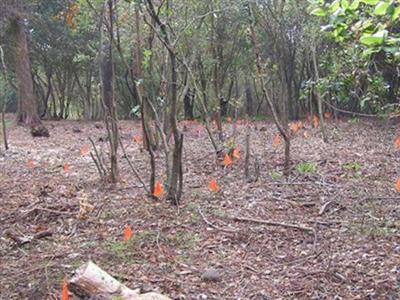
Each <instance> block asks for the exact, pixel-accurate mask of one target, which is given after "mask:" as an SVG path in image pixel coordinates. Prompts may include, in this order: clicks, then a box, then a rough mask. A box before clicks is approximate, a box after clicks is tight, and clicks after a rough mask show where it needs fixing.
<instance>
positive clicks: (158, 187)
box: [153, 180, 164, 198]
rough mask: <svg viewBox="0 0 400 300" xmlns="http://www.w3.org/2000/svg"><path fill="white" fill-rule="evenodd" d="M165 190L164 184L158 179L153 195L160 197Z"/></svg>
mask: <svg viewBox="0 0 400 300" xmlns="http://www.w3.org/2000/svg"><path fill="white" fill-rule="evenodd" d="M163 192H164V188H163V186H162V184H161V183H160V182H159V181H158V180H157V181H156V183H155V184H154V192H153V196H154V197H157V198H160V197H161V195H162V194H163Z"/></svg>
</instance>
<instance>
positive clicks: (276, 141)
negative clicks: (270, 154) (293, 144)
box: [272, 134, 281, 148]
mask: <svg viewBox="0 0 400 300" xmlns="http://www.w3.org/2000/svg"><path fill="white" fill-rule="evenodd" d="M280 144H281V136H280V135H279V134H276V135H275V137H274V141H273V142H272V145H273V146H274V147H275V148H276V147H278V146H279V145H280Z"/></svg>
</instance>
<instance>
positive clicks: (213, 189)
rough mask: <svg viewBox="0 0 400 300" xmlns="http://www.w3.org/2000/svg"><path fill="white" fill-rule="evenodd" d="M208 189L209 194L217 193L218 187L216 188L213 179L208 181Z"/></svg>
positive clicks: (216, 184) (215, 182)
mask: <svg viewBox="0 0 400 300" xmlns="http://www.w3.org/2000/svg"><path fill="white" fill-rule="evenodd" d="M208 188H209V189H210V191H211V192H214V193H216V192H218V190H219V186H218V182H217V180H216V179H215V178H212V179H211V180H210V182H209V183H208Z"/></svg>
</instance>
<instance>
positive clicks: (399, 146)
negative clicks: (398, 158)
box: [393, 136, 400, 149]
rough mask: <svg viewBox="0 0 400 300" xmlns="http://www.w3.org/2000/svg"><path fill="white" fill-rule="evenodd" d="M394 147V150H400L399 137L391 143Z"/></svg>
mask: <svg viewBox="0 0 400 300" xmlns="http://www.w3.org/2000/svg"><path fill="white" fill-rule="evenodd" d="M393 144H394V146H395V147H396V149H400V136H398V137H397V138H396V139H395V140H394V142H393Z"/></svg>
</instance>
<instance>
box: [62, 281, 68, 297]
mask: <svg viewBox="0 0 400 300" xmlns="http://www.w3.org/2000/svg"><path fill="white" fill-rule="evenodd" d="M61 300H69V290H68V281H67V277H64V280H63V283H62V289H61Z"/></svg>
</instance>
